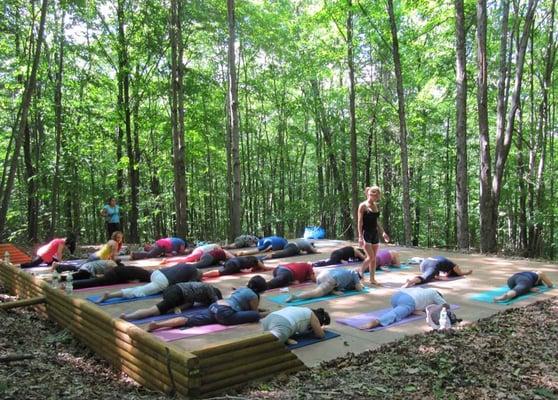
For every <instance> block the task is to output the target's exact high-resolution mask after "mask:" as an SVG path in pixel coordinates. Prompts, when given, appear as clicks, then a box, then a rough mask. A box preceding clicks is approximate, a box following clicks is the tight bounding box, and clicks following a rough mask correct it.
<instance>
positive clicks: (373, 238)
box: [358, 186, 389, 286]
mask: <svg viewBox="0 0 558 400" xmlns="http://www.w3.org/2000/svg"><path fill="white" fill-rule="evenodd" d="M365 194H366V201H363V202H362V203H360V205H359V206H358V244H359V246H360V247H362V248H363V249H364V252H365V253H366V259H365V260H364V262H363V263H362V267H361V271H362V273H364V272H366V270H367V269H368V271H370V284H372V285H378V286H379V285H380V284H379V283H378V282H377V281H376V277H375V272H376V253H377V252H378V247H379V245H380V244H379V243H380V235H379V231H380V230H381V231H382V235H383V237H384V240H385V241H386V242H389V236H388V235H387V233H385V232H384V230H383V229H382V227H381V226H380V223H379V222H378V218H379V217H380V210H379V209H378V204H377V202H378V201H379V200H380V188H379V187H378V186H370V187H367V188H366V190H365Z"/></svg>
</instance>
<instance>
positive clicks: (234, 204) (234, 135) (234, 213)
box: [227, 0, 241, 240]
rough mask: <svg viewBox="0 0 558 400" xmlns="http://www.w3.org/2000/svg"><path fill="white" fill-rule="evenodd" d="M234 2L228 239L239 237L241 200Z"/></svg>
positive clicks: (230, 15) (230, 17)
mask: <svg viewBox="0 0 558 400" xmlns="http://www.w3.org/2000/svg"><path fill="white" fill-rule="evenodd" d="M234 14H235V9H234V0H227V22H228V27H229V40H228V49H227V78H228V91H227V102H228V104H227V118H228V123H229V132H230V138H231V140H230V145H231V149H230V151H231V154H232V160H231V161H232V188H231V189H230V194H231V209H230V219H231V230H230V239H231V240H233V239H234V238H235V237H236V236H238V235H240V230H241V226H240V221H241V207H240V206H241V199H240V180H241V171H240V152H239V148H240V132H239V127H238V83H237V78H236V53H235V52H236V50H235V42H236V33H235V31H236V30H235V15H234Z"/></svg>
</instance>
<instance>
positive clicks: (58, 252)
mask: <svg viewBox="0 0 558 400" xmlns="http://www.w3.org/2000/svg"><path fill="white" fill-rule="evenodd" d="M63 251H64V243H60V244H59V245H58V249H57V250H56V259H58V260H62V252H63Z"/></svg>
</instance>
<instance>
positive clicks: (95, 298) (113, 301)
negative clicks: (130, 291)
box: [86, 293, 163, 307]
mask: <svg viewBox="0 0 558 400" xmlns="http://www.w3.org/2000/svg"><path fill="white" fill-rule="evenodd" d="M162 296H163V295H162V293H157V294H151V295H149V296H143V297H131V298H126V297H116V298H114V299H108V300H105V301H103V302H102V303H97V301H98V300H99V299H100V298H101V295H97V294H96V295H93V296H89V297H86V299H87V300H89V301H90V302H92V303H96V304H97V305H98V306H101V307H103V306H110V305H112V304H119V303H129V302H131V301H138V300H145V299H156V298H158V297H162Z"/></svg>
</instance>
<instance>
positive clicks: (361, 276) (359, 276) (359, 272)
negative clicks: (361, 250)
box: [353, 268, 364, 280]
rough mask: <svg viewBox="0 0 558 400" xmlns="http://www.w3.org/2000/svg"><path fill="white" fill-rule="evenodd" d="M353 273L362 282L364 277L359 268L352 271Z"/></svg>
mask: <svg viewBox="0 0 558 400" xmlns="http://www.w3.org/2000/svg"><path fill="white" fill-rule="evenodd" d="M353 271H354V273H355V274H357V275H358V279H360V280H362V278H364V276H363V275H362V271H361V270H360V269H359V268H355V269H353Z"/></svg>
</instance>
